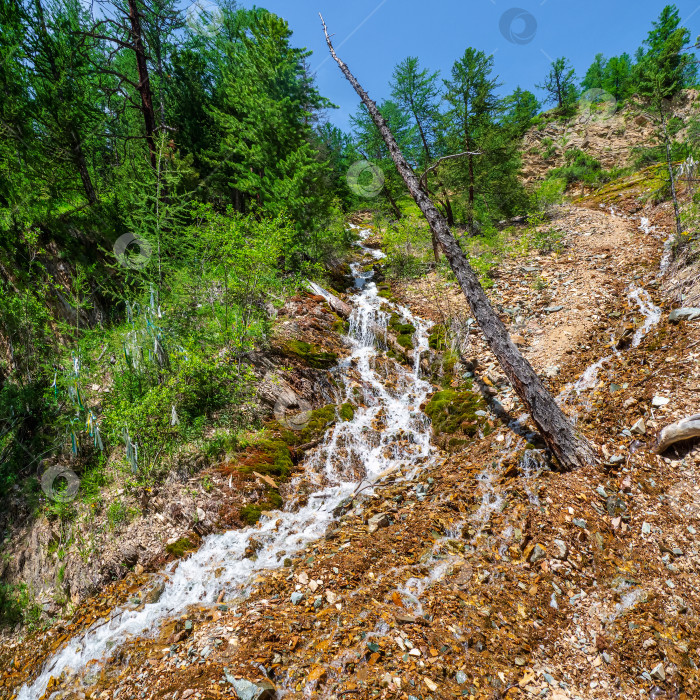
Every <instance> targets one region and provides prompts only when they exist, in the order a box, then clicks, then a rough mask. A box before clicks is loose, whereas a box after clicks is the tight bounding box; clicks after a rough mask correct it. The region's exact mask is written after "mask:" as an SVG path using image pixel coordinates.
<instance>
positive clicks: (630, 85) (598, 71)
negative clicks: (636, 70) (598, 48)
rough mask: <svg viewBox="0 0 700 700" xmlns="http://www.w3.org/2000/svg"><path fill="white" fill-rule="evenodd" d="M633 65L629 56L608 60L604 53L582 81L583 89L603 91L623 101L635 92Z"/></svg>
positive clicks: (598, 56) (624, 54)
mask: <svg viewBox="0 0 700 700" xmlns="http://www.w3.org/2000/svg"><path fill="white" fill-rule="evenodd" d="M633 78H634V74H633V64H632V59H631V58H630V56H629V54H627V53H623V54H622V55H620V56H613V57H612V58H610V59H606V58H605V57H604V56H603V54H602V53H599V54H596V57H595V59H594V61H593V63H592V64H591V66H590V67H589V69H588V71H587V72H586V75H585V76H584V78H583V80H582V81H581V89H582V90H583V91H586V90H595V89H601V90H605V92H607V93H609V94H611V95H612V96H613V97H614V98H615V99H616V100H618V101H622V100H624V99H626V98H627V97H629V96H630V95H631V94H632V92H633V91H634V85H635V84H634V82H633Z"/></svg>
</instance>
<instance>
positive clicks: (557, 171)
mask: <svg viewBox="0 0 700 700" xmlns="http://www.w3.org/2000/svg"><path fill="white" fill-rule="evenodd" d="M564 157H565V159H566V165H565V166H564V167H562V168H554V169H553V170H550V171H549V172H548V173H547V178H548V179H554V180H564V181H565V182H566V183H567V184H571V183H573V182H583V183H584V184H586V185H600V184H603V183H605V182H608V180H610V179H611V177H612V176H611V174H610V173H608V172H606V171H605V170H603V167H602V166H601V164H600V162H599V161H597V160H596V159H595V158H593V157H592V156H589V155H588V154H587V153H584V152H583V151H581V150H579V149H578V148H570V149H569V150H567V151H566V153H565V155H564Z"/></svg>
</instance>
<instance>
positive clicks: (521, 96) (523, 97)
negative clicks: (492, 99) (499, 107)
mask: <svg viewBox="0 0 700 700" xmlns="http://www.w3.org/2000/svg"><path fill="white" fill-rule="evenodd" d="M503 107H504V109H505V112H504V114H503V120H502V121H503V124H504V126H505V127H506V128H507V129H509V130H510V131H511V133H512V135H513V136H514V137H515V138H518V137H520V136H522V135H523V134H524V133H525V132H526V131H527V130H528V129H529V128H530V127H531V126H532V123H533V120H534V119H535V117H536V116H537V112H538V111H539V109H540V103H539V101H538V100H537V98H536V97H535V96H534V95H533V94H532V93H531V92H530V91H529V90H522V89H521V88H520V87H517V88H515V90H514V91H513V93H512V94H511V95H509V96H508V97H506V99H505V101H504V104H503Z"/></svg>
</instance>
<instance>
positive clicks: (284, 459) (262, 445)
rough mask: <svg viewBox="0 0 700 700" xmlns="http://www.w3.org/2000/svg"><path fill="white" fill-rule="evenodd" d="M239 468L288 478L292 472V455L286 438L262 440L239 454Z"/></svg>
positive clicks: (246, 471) (247, 471) (246, 472)
mask: <svg viewBox="0 0 700 700" xmlns="http://www.w3.org/2000/svg"><path fill="white" fill-rule="evenodd" d="M239 462H240V467H239V470H240V471H241V472H243V473H244V474H251V473H252V472H258V473H259V474H265V475H268V476H276V477H278V478H280V479H287V478H289V475H290V474H291V473H292V466H293V462H292V455H291V453H290V452H289V447H288V445H287V443H286V442H285V441H284V440H260V441H259V442H256V443H255V444H254V445H251V446H250V447H249V448H248V449H247V450H246V451H245V452H244V453H242V454H241V455H239Z"/></svg>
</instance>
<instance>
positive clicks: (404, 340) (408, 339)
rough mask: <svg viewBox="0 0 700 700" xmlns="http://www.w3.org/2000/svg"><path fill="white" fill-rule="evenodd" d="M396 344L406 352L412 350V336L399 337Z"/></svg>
mask: <svg viewBox="0 0 700 700" xmlns="http://www.w3.org/2000/svg"><path fill="white" fill-rule="evenodd" d="M396 342H397V343H398V344H399V345H400V346H401V347H402V348H406V349H407V350H413V336H412V335H405V334H404V335H400V336H399V337H398V338H397V339H396Z"/></svg>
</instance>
